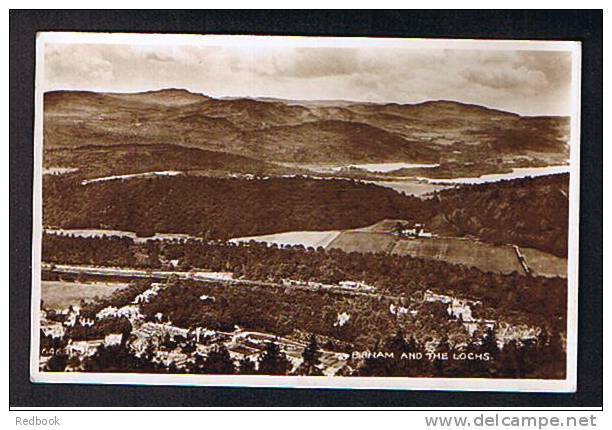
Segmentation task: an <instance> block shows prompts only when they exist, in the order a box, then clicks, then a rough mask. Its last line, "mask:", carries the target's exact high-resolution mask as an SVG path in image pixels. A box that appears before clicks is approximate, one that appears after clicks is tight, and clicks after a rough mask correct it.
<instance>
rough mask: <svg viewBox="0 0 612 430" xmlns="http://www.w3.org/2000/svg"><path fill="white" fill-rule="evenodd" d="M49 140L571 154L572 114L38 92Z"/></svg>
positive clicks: (385, 155) (310, 155)
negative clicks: (531, 114)
mask: <svg viewBox="0 0 612 430" xmlns="http://www.w3.org/2000/svg"><path fill="white" fill-rule="evenodd" d="M44 113H45V116H44V118H45V120H44V139H45V140H44V144H45V146H46V147H47V148H53V147H55V148H58V147H77V146H78V147H81V146H87V145H117V144H173V145H182V146H188V147H194V148H199V149H205V150H213V151H222V152H227V153H230V154H235V155H241V156H247V157H251V158H255V159H258V160H264V161H279V162H295V163H323V162H324V163H364V162H370V163H371V162H398V161H403V162H414V163H462V162H466V163H467V162H475V161H478V162H483V161H486V160H499V159H504V160H508V159H514V158H519V157H529V158H531V159H550V157H553V158H555V159H564V158H567V154H568V144H567V142H568V138H569V137H568V136H569V119H568V118H566V117H554V116H542V117H522V116H519V115H517V114H514V113H509V112H504V111H500V110H495V109H490V108H485V107H482V106H477V105H470V104H463V103H459V102H454V101H442V100H441V101H428V102H424V103H418V104H397V103H387V104H376V103H358V102H350V101H334V100H329V101H321V102H310V101H307V102H304V101H295V100H280V99H269V98H255V99H251V98H221V99H215V98H211V97H208V96H204V95H201V94H194V93H191V92H189V91H186V90H180V89H166V90H159V91H149V92H143V93H133V94H118V93H95V92H86V91H52V92H47V93H45V96H44Z"/></svg>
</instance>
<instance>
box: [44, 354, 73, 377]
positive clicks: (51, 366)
mask: <svg viewBox="0 0 612 430" xmlns="http://www.w3.org/2000/svg"><path fill="white" fill-rule="evenodd" d="M67 364H68V356H67V355H66V354H64V353H63V352H56V353H55V354H53V355H52V356H51V358H49V361H47V364H46V371H47V372H63V371H64V370H66V365H67Z"/></svg>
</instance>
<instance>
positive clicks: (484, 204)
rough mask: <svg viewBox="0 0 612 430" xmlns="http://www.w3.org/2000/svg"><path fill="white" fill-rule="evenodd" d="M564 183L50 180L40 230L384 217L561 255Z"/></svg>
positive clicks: (238, 228)
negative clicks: (396, 187) (433, 185)
mask: <svg viewBox="0 0 612 430" xmlns="http://www.w3.org/2000/svg"><path fill="white" fill-rule="evenodd" d="M567 182H568V175H554V176H548V177H542V178H535V179H521V180H513V181H502V182H499V183H494V184H484V185H472V186H461V187H456V188H454V189H451V190H445V191H442V192H438V193H436V194H435V196H434V198H432V199H426V200H422V199H418V198H416V197H412V196H406V195H403V194H400V193H397V192H395V191H393V190H391V189H389V188H384V187H379V186H376V185H372V184H365V183H361V182H357V181H352V180H335V179H328V180H314V179H307V178H301V177H299V178H279V177H271V178H269V179H258V180H244V179H229V178H211V177H196V176H182V177H160V178H155V179H131V180H128V181H108V182H101V183H94V184H89V185H86V186H83V185H81V184H80V182H79V181H77V180H75V179H74V178H70V177H67V178H60V177H53V178H46V179H45V181H44V184H43V186H44V189H43V196H44V201H43V221H44V224H45V225H48V226H53V227H64V228H112V229H118V230H128V231H135V232H137V233H138V234H140V235H142V236H150V235H153V234H154V233H156V232H158V233H190V234H193V235H197V236H199V237H202V238H205V239H228V238H231V237H241V236H252V235H259V234H269V233H278V232H284V231H293V230H335V229H350V228H357V227H364V226H367V225H371V224H374V223H376V222H378V221H380V220H382V219H386V218H391V219H405V220H408V221H416V222H421V223H425V224H426V225H427V226H428V228H429V229H431V230H433V231H434V232H438V233H440V234H446V235H454V236H466V235H470V236H474V237H478V238H480V239H483V240H485V241H488V242H493V243H513V244H517V245H520V246H525V247H530V248H537V249H541V250H544V251H547V252H551V253H553V254H555V255H558V256H566V255H567V222H568V215H567V214H568V203H567V202H568V200H567V188H568V184H567Z"/></svg>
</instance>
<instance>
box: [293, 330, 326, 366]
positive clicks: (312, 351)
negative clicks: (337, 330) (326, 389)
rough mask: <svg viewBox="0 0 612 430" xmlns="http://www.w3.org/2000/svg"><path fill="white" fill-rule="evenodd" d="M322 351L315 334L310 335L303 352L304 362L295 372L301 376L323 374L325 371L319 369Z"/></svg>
mask: <svg viewBox="0 0 612 430" xmlns="http://www.w3.org/2000/svg"><path fill="white" fill-rule="evenodd" d="M320 357H321V353H320V352H319V345H318V344H317V338H316V337H315V335H314V334H313V335H311V336H310V341H309V342H308V345H307V346H306V348H304V351H303V352H302V364H300V366H299V367H298V368H297V369H296V371H295V373H296V374H297V375H301V376H321V375H323V372H322V371H321V369H319V367H318V366H319V365H320V361H319V358H320Z"/></svg>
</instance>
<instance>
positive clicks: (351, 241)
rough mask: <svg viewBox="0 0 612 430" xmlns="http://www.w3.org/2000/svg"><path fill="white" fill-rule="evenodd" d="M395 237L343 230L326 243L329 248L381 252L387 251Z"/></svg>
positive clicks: (391, 246)
mask: <svg viewBox="0 0 612 430" xmlns="http://www.w3.org/2000/svg"><path fill="white" fill-rule="evenodd" d="M395 240H396V238H395V237H394V236H391V235H390V234H383V233H369V232H364V231H351V230H349V231H344V232H342V233H341V234H340V235H339V236H338V237H337V238H336V240H334V241H333V242H332V243H330V244H329V245H328V248H329V249H341V250H343V251H344V252H361V253H367V252H381V253H388V252H389V251H390V250H391V249H392V248H393V244H394V242H395Z"/></svg>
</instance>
